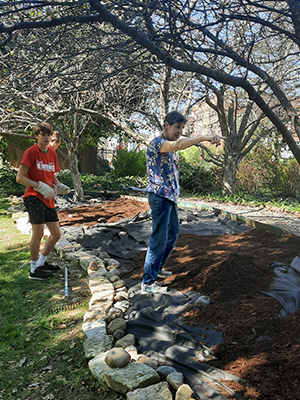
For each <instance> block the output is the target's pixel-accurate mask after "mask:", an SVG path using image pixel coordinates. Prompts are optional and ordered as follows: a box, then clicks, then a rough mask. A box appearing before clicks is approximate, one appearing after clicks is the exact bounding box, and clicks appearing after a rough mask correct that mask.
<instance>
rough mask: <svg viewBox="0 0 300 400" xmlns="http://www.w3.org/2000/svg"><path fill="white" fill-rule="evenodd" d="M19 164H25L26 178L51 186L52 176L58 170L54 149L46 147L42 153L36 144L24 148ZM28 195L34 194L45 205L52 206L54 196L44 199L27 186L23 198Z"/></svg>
mask: <svg viewBox="0 0 300 400" xmlns="http://www.w3.org/2000/svg"><path fill="white" fill-rule="evenodd" d="M21 164H24V165H26V166H27V167H28V168H29V170H28V172H27V178H29V179H31V180H33V181H36V182H39V181H42V182H44V183H46V184H47V185H49V186H50V187H53V178H54V175H55V173H56V172H58V171H59V170H60V168H59V164H58V161H57V154H56V152H55V150H53V149H52V148H51V147H48V151H47V153H44V152H43V151H42V150H41V149H40V148H39V146H38V145H37V144H35V145H33V146H31V147H29V149H27V150H25V152H24V154H23V157H22V160H21ZM29 196H36V197H38V198H39V199H40V200H42V202H43V203H44V204H45V205H46V207H49V208H54V207H55V206H54V198H53V199H45V197H44V196H43V195H42V194H41V193H39V192H37V191H36V190H35V189H34V188H32V187H29V186H27V188H26V191H25V194H24V199H26V197H29Z"/></svg>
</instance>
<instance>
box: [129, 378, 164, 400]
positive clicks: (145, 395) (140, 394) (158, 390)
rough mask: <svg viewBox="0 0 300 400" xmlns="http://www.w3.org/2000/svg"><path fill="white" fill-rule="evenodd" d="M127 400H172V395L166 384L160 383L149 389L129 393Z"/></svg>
mask: <svg viewBox="0 0 300 400" xmlns="http://www.w3.org/2000/svg"><path fill="white" fill-rule="evenodd" d="M126 400H172V393H171V392H170V390H169V386H168V384H167V383H166V382H160V383H157V384H156V385H151V386H148V387H147V388H143V389H136V390H134V391H133V392H128V393H127V395H126Z"/></svg>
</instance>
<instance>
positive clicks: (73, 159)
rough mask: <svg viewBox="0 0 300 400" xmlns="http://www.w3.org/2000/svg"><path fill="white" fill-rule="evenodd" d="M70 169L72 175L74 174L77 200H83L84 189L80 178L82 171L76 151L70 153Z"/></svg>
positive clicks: (73, 179) (73, 180)
mask: <svg viewBox="0 0 300 400" xmlns="http://www.w3.org/2000/svg"><path fill="white" fill-rule="evenodd" d="M69 157H70V171H71V176H72V182H73V186H74V191H75V199H76V200H83V196H84V193H83V189H82V185H81V180H80V172H79V169H78V160H77V156H76V153H73V154H70V153H69Z"/></svg>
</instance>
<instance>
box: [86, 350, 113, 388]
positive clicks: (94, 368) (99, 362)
mask: <svg viewBox="0 0 300 400" xmlns="http://www.w3.org/2000/svg"><path fill="white" fill-rule="evenodd" d="M105 356H106V353H101V354H99V355H97V356H96V357H94V358H92V359H91V360H90V361H89V364H88V365H89V369H90V371H91V373H92V375H93V377H94V378H96V379H97V381H99V382H100V383H101V384H106V383H105V380H104V375H105V372H106V371H107V370H108V369H109V366H108V365H107V364H106V362H105Z"/></svg>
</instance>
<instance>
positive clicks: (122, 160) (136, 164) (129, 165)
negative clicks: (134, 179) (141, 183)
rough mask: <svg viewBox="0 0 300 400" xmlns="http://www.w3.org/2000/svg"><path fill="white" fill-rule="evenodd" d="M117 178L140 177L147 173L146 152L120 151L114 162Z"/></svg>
mask: <svg viewBox="0 0 300 400" xmlns="http://www.w3.org/2000/svg"><path fill="white" fill-rule="evenodd" d="M112 166H113V168H114V173H115V175H116V176H117V177H125V176H140V177H144V176H145V175H146V173H147V167H146V152H145V150H131V151H128V150H127V149H123V150H118V152H117V154H116V155H115V156H114V158H113V161H112Z"/></svg>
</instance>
